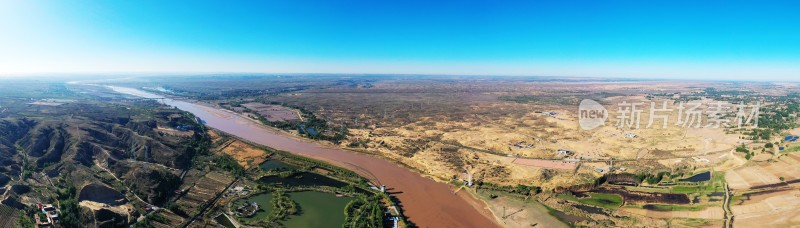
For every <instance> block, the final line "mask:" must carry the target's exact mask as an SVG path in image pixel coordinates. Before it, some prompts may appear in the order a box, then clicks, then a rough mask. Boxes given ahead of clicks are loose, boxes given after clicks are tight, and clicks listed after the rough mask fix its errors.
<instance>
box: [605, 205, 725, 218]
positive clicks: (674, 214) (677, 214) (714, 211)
mask: <svg viewBox="0 0 800 228" xmlns="http://www.w3.org/2000/svg"><path fill="white" fill-rule="evenodd" d="M620 210H622V211H625V212H628V213H632V214H637V215H643V216H647V217H650V218H663V219H668V218H699V219H723V218H724V217H725V211H723V210H722V207H710V208H706V209H705V210H702V211H653V210H647V209H640V208H621V209H620Z"/></svg>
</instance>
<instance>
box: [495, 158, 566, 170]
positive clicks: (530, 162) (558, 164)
mask: <svg viewBox="0 0 800 228" xmlns="http://www.w3.org/2000/svg"><path fill="white" fill-rule="evenodd" d="M511 163H514V164H518V165H526V166H534V167H539V168H545V169H564V170H574V169H575V167H576V166H577V164H576V163H574V162H565V161H553V160H541V159H525V158H517V159H514V160H513V161H512V162H511Z"/></svg>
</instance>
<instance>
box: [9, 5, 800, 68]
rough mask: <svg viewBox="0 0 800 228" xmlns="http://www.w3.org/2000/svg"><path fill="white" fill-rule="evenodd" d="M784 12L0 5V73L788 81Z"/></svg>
mask: <svg viewBox="0 0 800 228" xmlns="http://www.w3.org/2000/svg"><path fill="white" fill-rule="evenodd" d="M798 10H800V3H795V2H791V1H785V2H779V1H775V2H767V1H664V2H656V1H519V2H513V1H507V2H504V1H415V0H407V1H376V0H374V1H335V2H334V1H305V0H288V1H202V0H198V1H151V0H137V1H121V0H119V1H80V0H77V1H39V0H19V1H17V0H5V1H0V31H2V34H3V35H2V36H0V74H15V73H41V72H84V73H85V72H268V73H303V72H315V73H317V72H318V73H420V74H480V75H485V74H489V75H491V74H497V75H552V76H607V77H642V78H691V79H697V78H705V79H753V80H794V79H793V78H794V77H796V76H800V14H798V13H797V12H798Z"/></svg>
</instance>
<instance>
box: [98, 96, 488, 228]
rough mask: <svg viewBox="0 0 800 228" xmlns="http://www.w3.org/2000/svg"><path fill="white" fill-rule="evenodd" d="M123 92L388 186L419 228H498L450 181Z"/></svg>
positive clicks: (210, 111) (215, 112) (227, 115)
mask: <svg viewBox="0 0 800 228" xmlns="http://www.w3.org/2000/svg"><path fill="white" fill-rule="evenodd" d="M109 88H111V89H112V90H114V91H117V92H119V93H124V94H129V95H134V96H139V97H144V98H155V99H160V100H161V102H162V103H164V104H167V105H171V106H175V107H177V108H178V109H181V110H184V111H188V112H191V113H192V114H194V115H195V116H197V117H199V118H200V119H202V120H203V121H205V124H206V125H207V126H210V127H213V128H215V129H218V130H220V131H223V132H226V133H228V134H231V135H235V136H237V137H240V138H242V139H245V140H248V141H251V142H254V143H258V144H261V145H264V146H268V147H272V148H275V149H278V150H284V151H288V152H291V153H293V154H298V155H302V156H306V157H311V158H315V159H319V160H323V161H325V162H329V163H331V164H334V165H337V166H341V167H343V168H347V169H350V170H353V171H355V172H357V173H360V174H362V175H365V176H366V177H367V178H370V179H377V181H378V182H380V184H383V185H386V187H387V192H389V193H390V194H392V195H393V196H395V197H397V198H398V199H399V200H400V204H401V206H402V209H403V210H404V215H405V216H406V217H407V219H408V220H409V221H411V222H413V223H414V224H416V225H417V226H419V227H499V226H500V225H498V224H497V223H496V222H495V220H494V219H493V218H492V217H491V212H490V211H489V210H488V209H487V208H486V205H485V204H484V203H483V202H481V201H479V200H477V199H475V198H474V197H473V196H471V195H469V194H454V193H453V189H451V187H450V186H449V185H447V184H444V183H439V182H436V181H433V180H431V179H428V178H425V177H423V176H421V175H420V174H418V173H415V172H413V171H411V170H409V169H408V168H405V167H402V166H400V165H397V164H394V163H392V162H390V161H387V160H385V159H384V158H381V157H377V156H372V155H367V154H361V153H356V152H352V151H347V150H343V149H340V148H336V147H333V146H326V145H322V144H319V143H315V142H311V141H306V140H303V139H299V138H296V137H293V136H291V135H288V134H286V133H283V132H279V131H277V130H274V129H271V128H268V127H265V126H263V125H261V124H259V123H255V122H253V121H251V120H248V119H246V118H244V117H241V116H239V115H238V114H236V113H233V112H230V111H227V110H222V109H218V108H213V107H208V106H204V105H200V104H195V103H191V102H186V101H180V100H175V99H169V98H164V97H162V96H159V95H156V94H152V93H147V92H144V91H141V90H138V89H131V88H125V87H115V86H109Z"/></svg>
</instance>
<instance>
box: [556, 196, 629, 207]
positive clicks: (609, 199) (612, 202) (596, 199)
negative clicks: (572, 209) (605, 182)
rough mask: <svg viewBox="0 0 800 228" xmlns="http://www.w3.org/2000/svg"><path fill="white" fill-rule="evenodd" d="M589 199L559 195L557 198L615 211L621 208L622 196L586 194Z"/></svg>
mask: <svg viewBox="0 0 800 228" xmlns="http://www.w3.org/2000/svg"><path fill="white" fill-rule="evenodd" d="M587 194H588V195H589V197H585V198H578V197H575V196H573V195H570V194H559V195H558V197H559V198H562V199H565V200H570V201H575V202H579V203H582V204H586V205H592V206H598V207H602V208H606V209H612V210H614V209H617V208H619V207H620V206H622V196H620V195H616V194H603V193H587Z"/></svg>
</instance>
